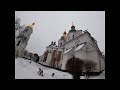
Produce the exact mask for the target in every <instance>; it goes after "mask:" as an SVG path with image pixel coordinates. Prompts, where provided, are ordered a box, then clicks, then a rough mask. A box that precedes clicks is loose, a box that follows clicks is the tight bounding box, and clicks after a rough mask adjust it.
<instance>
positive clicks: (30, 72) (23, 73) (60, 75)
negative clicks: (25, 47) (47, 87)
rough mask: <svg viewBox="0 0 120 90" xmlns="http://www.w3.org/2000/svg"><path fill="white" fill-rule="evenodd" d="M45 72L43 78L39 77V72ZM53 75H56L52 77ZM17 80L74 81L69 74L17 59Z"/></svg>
mask: <svg viewBox="0 0 120 90" xmlns="http://www.w3.org/2000/svg"><path fill="white" fill-rule="evenodd" d="M39 68H41V69H42V70H43V77H42V76H40V75H38V70H39ZM52 73H55V75H54V77H52V76H51V75H52ZM15 79H72V76H71V75H70V74H69V73H66V72H62V71H58V70H55V69H51V68H48V67H44V66H42V65H40V64H37V63H35V62H32V63H31V64H30V61H29V60H26V59H22V58H18V59H15Z"/></svg>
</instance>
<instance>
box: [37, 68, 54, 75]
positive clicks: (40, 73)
mask: <svg viewBox="0 0 120 90" xmlns="http://www.w3.org/2000/svg"><path fill="white" fill-rule="evenodd" d="M38 74H39V75H41V76H43V70H42V69H41V68H39V71H38ZM54 75H55V73H52V75H51V76H52V77H54Z"/></svg>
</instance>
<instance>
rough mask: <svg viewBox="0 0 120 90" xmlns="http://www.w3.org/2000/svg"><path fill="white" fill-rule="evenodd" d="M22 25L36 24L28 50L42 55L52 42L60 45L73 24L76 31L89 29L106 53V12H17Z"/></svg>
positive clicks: (16, 14)
mask: <svg viewBox="0 0 120 90" xmlns="http://www.w3.org/2000/svg"><path fill="white" fill-rule="evenodd" d="M15 16H16V17H20V18H21V25H23V24H25V25H29V24H31V23H32V22H35V26H34V29H33V34H32V35H31V37H30V40H29V42H28V46H27V50H28V51H30V52H33V53H38V54H39V55H42V54H43V52H44V51H45V49H46V46H48V45H49V44H50V43H51V41H56V43H58V40H59V38H60V37H61V36H62V34H63V32H64V31H65V30H66V31H67V32H69V30H70V28H71V25H72V22H74V25H75V28H76V29H79V30H80V29H82V30H85V29H88V31H89V32H90V33H91V35H92V36H93V37H94V38H95V39H96V40H97V42H98V46H99V48H100V50H101V51H102V52H103V51H104V52H105V11H15Z"/></svg>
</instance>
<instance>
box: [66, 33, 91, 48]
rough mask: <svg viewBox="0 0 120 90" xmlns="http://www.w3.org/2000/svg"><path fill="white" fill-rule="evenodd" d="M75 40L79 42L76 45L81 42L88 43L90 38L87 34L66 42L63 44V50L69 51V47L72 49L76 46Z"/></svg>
mask: <svg viewBox="0 0 120 90" xmlns="http://www.w3.org/2000/svg"><path fill="white" fill-rule="evenodd" d="M76 40H77V41H79V42H78V44H81V43H83V42H90V38H89V36H88V34H87V33H85V34H84V35H81V36H80V37H78V38H76V39H74V40H72V41H70V42H68V43H66V44H65V46H64V47H65V49H69V48H71V47H74V46H75V45H76Z"/></svg>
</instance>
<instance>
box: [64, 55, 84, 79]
mask: <svg viewBox="0 0 120 90" xmlns="http://www.w3.org/2000/svg"><path fill="white" fill-rule="evenodd" d="M83 65H84V62H83V60H81V59H79V58H75V57H73V58H71V59H69V60H68V61H67V64H66V70H67V71H68V72H69V73H70V74H72V75H73V78H74V79H79V77H80V76H81V74H82V71H83Z"/></svg>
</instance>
